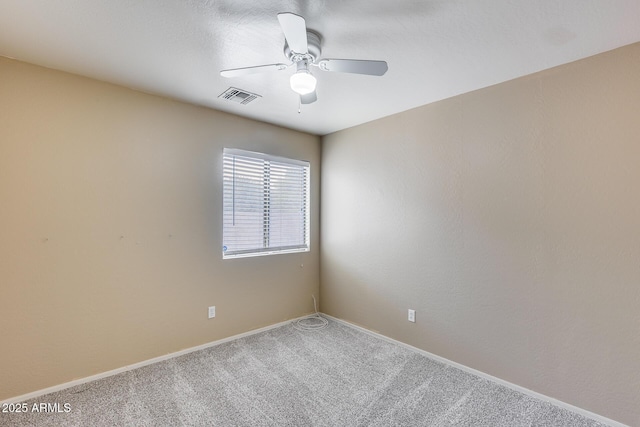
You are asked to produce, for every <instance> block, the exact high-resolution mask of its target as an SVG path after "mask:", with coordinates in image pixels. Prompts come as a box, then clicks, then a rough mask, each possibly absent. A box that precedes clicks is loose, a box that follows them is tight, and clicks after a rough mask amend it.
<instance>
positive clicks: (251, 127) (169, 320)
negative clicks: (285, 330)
mask: <svg viewBox="0 0 640 427" xmlns="http://www.w3.org/2000/svg"><path fill="white" fill-rule="evenodd" d="M244 108H251V107H250V106H247V107H244ZM223 147H238V148H245V149H250V150H257V151H264V152H268V153H272V154H275V155H281V156H288V157H294V158H301V159H307V160H309V161H310V162H311V169H312V180H313V181H312V183H313V184H312V224H313V225H312V251H311V252H310V253H304V254H289V255H279V256H268V257H259V258H251V259H248V258H245V259H235V260H226V261H222V259H221V247H222V243H221V227H222V206H221V203H220V201H221V200H222V194H221V189H222V172H221V165H222V148H223ZM319 159H320V142H319V138H317V137H314V136H310V135H306V134H303V133H299V132H295V131H291V130H286V129H282V128H278V127H275V126H271V125H267V124H264V123H258V122H255V121H251V120H246V119H242V118H240V117H237V116H233V115H229V114H224V113H220V112H215V111H212V110H209V109H205V108H198V107H194V106H189V105H186V104H182V103H180V102H176V101H172V100H168V99H164V98H160V97H155V96H151V95H147V94H143V93H138V92H134V91H132V90H129V89H125V88H121V87H118V86H113V85H109V84H106V83H100V82H97V81H93V80H90V79H85V78H81V77H77V76H73V75H70V74H65V73H61V72H56V71H51V70H47V69H44V68H39V67H36V66H32V65H28V64H24V63H21V62H17V61H13V60H9V59H6V58H0V325H1V327H2V336H1V338H0V400H2V399H5V398H9V397H13V396H17V395H20V394H23V393H27V392H31V391H34V390H38V389H41V388H44V387H48V386H52V385H56V384H60V383H63V382H66V381H70V380H72V379H74V378H80V377H86V376H88V375H92V374H96V373H99V372H103V371H106V370H110V369H114V368H119V367H122V366H124V365H127V364H131V363H134V362H138V361H142V360H146V359H149V358H152V357H156V356H159V355H163V354H167V353H170V352H173V351H177V350H180V349H184V348H188V347H191V346H195V345H198V344H203V343H206V342H210V341H213V340H216V339H219V338H223V337H227V336H231V335H234V334H238V333H241V332H245V331H248V330H251V329H255V328H258V327H262V326H265V325H270V324H273V323H277V322H279V321H283V320H285V319H291V318H293V317H297V316H301V315H303V314H306V313H309V312H311V311H312V308H313V305H312V300H311V294H312V293H316V295H317V292H318V282H319V263H318V261H319V242H318V241H319V239H318V222H319V221H318V206H319V199H318V196H319V185H318V184H319ZM301 265H304V267H301ZM209 305H216V307H217V317H216V318H215V319H212V320H208V319H207V306H209Z"/></svg>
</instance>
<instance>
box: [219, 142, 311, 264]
mask: <svg viewBox="0 0 640 427" xmlns="http://www.w3.org/2000/svg"><path fill="white" fill-rule="evenodd" d="M223 158H224V165H223V169H224V172H223V174H224V177H223V179H224V200H223V210H224V212H223V243H222V244H223V248H222V254H223V258H232V257H238V256H251V255H264V254H271V253H280V252H297V251H308V250H309V163H308V162H304V161H300V160H292V159H285V158H282V157H275V156H270V155H267V154H261V153H254V152H250V151H243V150H236V149H227V148H225V150H224V154H223Z"/></svg>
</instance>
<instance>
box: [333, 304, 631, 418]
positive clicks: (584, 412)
mask: <svg viewBox="0 0 640 427" xmlns="http://www.w3.org/2000/svg"><path fill="white" fill-rule="evenodd" d="M321 314H322V316H324V317H326V318H328V319H331V320H333V321H334V322H338V323H341V324H343V325H345V326H348V327H351V328H354V329H357V330H359V331H362V332H364V333H366V334H369V335H372V336H374V337H376V338H379V339H382V340H384V341H387V342H390V343H392V344H397V345H399V346H401V347H404V348H407V349H409V350H412V351H415V352H417V353H420V354H422V355H423V356H426V357H428V358H430V359H433V360H436V361H438V362H441V363H444V364H446V365H450V366H453V367H456V368H458V369H460V370H462V371H465V372H468V373H470V374H473V375H476V376H478V377H481V378H485V379H487V380H490V381H493V382H495V383H498V384H500V385H503V386H505V387H507V388H510V389H512V390H515V391H518V392H520V393H522V394H526V395H528V396H531V397H534V398H536V399H540V400H542V401H545V402H549V403H551V404H553V405H556V406H559V407H561V408H564V409H567V410H569V411H572V412H576V413H578V414H580V415H582V416H584V417H586V418H590V419H592V420H595V421H598V422H601V423H603V424H607V425H609V426H612V427H629V426H628V425H626V424H622V423H619V422H618V421H614V420H612V419H609V418H607V417H603V416H602V415H598V414H596V413H593V412H590V411H587V410H586V409H582V408H579V407H577V406H573V405H571V404H569V403H566V402H563V401H561V400H558V399H554V398H553V397H549V396H546V395H544V394H541V393H538V392H535V391H533V390H529V389H528V388H524V387H521V386H519V385H517V384H513V383H510V382H509V381H505V380H503V379H500V378H497V377H494V376H492V375H489V374H486V373H484V372H481V371H478V370H475V369H473V368H470V367H468V366H465V365H461V364H460V363H457V362H454V361H452V360H449V359H445V358H444V357H441V356H438V355H436V354H433V353H429V352H428V351H425V350H422V349H420V348H417V347H414V346H412V345H409V344H406V343H403V342H402V341H397V340H394V339H393V338H389V337H387V336H384V335H382V334H379V333H377V332H373V331H370V330H369V329H366V328H363V327H362V326H358V325H355V324H353V323H350V322H348V321H346V320H342V319H338V318H337V317H333V316H330V315H328V314H325V313H321Z"/></svg>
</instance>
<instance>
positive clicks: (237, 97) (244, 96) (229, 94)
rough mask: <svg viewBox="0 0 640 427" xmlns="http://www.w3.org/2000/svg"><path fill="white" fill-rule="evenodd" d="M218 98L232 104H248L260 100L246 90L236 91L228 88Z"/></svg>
mask: <svg viewBox="0 0 640 427" xmlns="http://www.w3.org/2000/svg"><path fill="white" fill-rule="evenodd" d="M218 98H224V99H227V100H229V101H232V102H237V103H238V104H244V105H246V104H248V103H250V102H251V101H253V100H255V99H258V98H260V95H256V94H255V93H251V92H247V91H246V90H242V89H238V88H235V87H230V88H229V89H227V90H225V91H224V92H222V94H220V96H218Z"/></svg>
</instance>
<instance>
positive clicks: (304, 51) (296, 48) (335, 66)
mask: <svg viewBox="0 0 640 427" xmlns="http://www.w3.org/2000/svg"><path fill="white" fill-rule="evenodd" d="M278 21H280V26H281V27H282V32H283V33H284V38H285V45H284V55H285V57H286V58H287V59H288V60H289V61H290V63H289V64H282V63H278V64H268V65H258V66H254V67H244V68H233V69H229V70H222V71H220V74H221V75H222V76H223V77H238V76H244V75H247V74H254V73H261V72H264V71H271V70H286V69H287V68H289V67H290V66H292V65H294V64H295V66H296V72H295V73H294V74H293V75H292V76H291V78H290V84H291V89H293V91H294V92H296V93H298V94H299V95H300V102H301V103H302V104H311V103H312V102H315V101H317V100H318V97H317V95H316V83H317V82H316V78H315V77H314V76H313V74H311V71H309V67H311V66H314V67H318V68H319V69H321V70H322V71H332V72H341V73H352V74H367V75H370V76H382V75H383V74H384V73H386V72H387V69H388V66H387V63H386V62H385V61H366V60H357V59H320V53H321V49H320V35H319V34H317V33H315V32H313V31H310V30H308V29H307V25H306V23H305V21H304V18H303V17H302V16H299V15H296V14H295V13H289V12H285V13H279V14H278Z"/></svg>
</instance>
